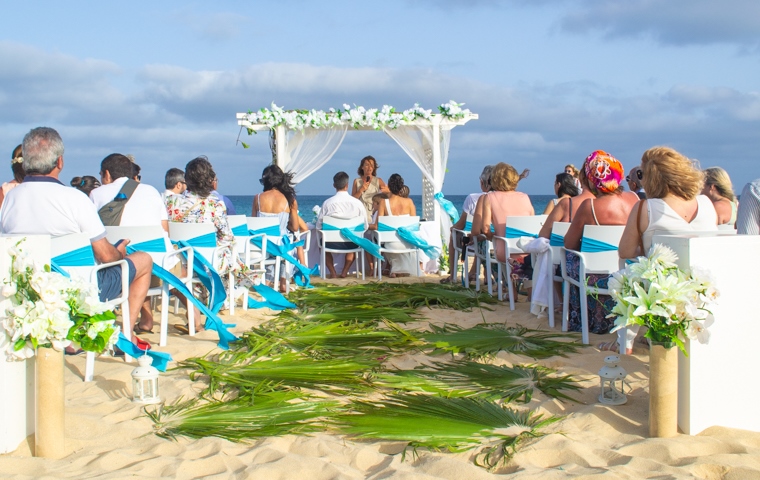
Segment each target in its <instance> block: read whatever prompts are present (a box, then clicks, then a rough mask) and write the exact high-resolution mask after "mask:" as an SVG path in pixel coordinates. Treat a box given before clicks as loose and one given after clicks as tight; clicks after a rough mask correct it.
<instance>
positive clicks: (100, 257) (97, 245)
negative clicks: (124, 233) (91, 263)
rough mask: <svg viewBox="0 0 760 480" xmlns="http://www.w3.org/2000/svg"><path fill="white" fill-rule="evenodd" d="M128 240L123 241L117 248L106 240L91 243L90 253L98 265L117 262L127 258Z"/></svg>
mask: <svg viewBox="0 0 760 480" xmlns="http://www.w3.org/2000/svg"><path fill="white" fill-rule="evenodd" d="M128 243H129V240H124V241H123V242H121V243H120V244H119V246H118V247H114V246H113V245H111V244H110V243H109V242H108V240H107V239H106V238H101V239H100V240H95V241H94V242H92V253H93V254H94V255H95V259H96V260H97V261H98V262H99V263H111V262H117V261H119V260H121V259H123V258H124V257H126V256H127V244H128Z"/></svg>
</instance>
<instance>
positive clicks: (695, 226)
mask: <svg viewBox="0 0 760 480" xmlns="http://www.w3.org/2000/svg"><path fill="white" fill-rule="evenodd" d="M647 212H648V213H649V225H648V226H647V229H646V230H644V232H643V233H642V234H641V238H642V241H643V243H644V249H645V250H646V251H647V252H648V251H649V248H650V247H651V246H652V237H654V236H655V235H666V234H668V233H676V232H709V231H713V230H717V229H718V226H717V225H716V223H717V221H718V215H717V214H716V213H715V207H713V204H712V202H711V201H710V199H709V198H707V197H706V196H705V195H698V196H697V216H696V217H694V219H693V220H692V221H691V222H687V221H686V220H684V219H683V218H681V216H680V215H679V214H678V213H676V211H675V210H673V209H672V208H670V205H668V204H667V203H665V201H664V200H663V199H661V198H650V199H648V200H647Z"/></svg>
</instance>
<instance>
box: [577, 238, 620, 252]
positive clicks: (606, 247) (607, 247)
mask: <svg viewBox="0 0 760 480" xmlns="http://www.w3.org/2000/svg"><path fill="white" fill-rule="evenodd" d="M617 249H618V246H617V245H612V244H609V243H607V242H602V241H601V240H595V239H593V238H586V237H583V238H581V252H612V251H615V250H617Z"/></svg>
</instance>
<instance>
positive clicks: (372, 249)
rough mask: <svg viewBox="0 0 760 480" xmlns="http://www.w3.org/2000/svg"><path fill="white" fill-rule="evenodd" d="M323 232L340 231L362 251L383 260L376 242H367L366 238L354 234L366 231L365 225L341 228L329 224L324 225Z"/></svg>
mask: <svg viewBox="0 0 760 480" xmlns="http://www.w3.org/2000/svg"><path fill="white" fill-rule="evenodd" d="M322 230H333V231H334V230H339V231H340V234H341V235H342V236H343V237H344V238H345V239H346V240H348V241H350V242H354V243H355V244H356V245H358V246H360V247H361V248H362V249H364V251H365V252H367V253H369V254H370V255H372V256H373V257H375V258H379V259H381V260H382V258H383V256H382V255H381V254H380V246H379V245H377V244H376V243H374V242H371V241H369V240H367V239H366V238H364V237H360V236H359V235H356V234H355V233H354V232H361V231H363V230H364V224H361V225H356V226H353V227H350V228H349V227H343V228H339V227H336V226H335V225H330V224H328V223H323V224H322Z"/></svg>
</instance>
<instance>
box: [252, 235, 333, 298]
mask: <svg viewBox="0 0 760 480" xmlns="http://www.w3.org/2000/svg"><path fill="white" fill-rule="evenodd" d="M270 228H276V227H270ZM266 230H268V229H261V230H250V231H249V232H250V234H251V235H258V234H261V233H265V234H266V235H267V254H272V255H273V256H276V257H280V258H282V259H284V260H287V261H288V262H290V263H291V264H293V266H294V267H295V268H296V273H295V274H294V275H293V277H294V279H295V281H296V285H298V286H300V287H304V288H312V285H311V279H310V278H309V277H310V276H311V275H319V265H315V266H314V268H311V269H310V268H308V267H306V266H304V265H302V264H301V262H299V261H298V259H297V258H295V257H294V256H293V255H291V254H290V252H291V251H292V250H293V249H294V248H297V247H303V246H304V245H305V241H304V240H299V241H297V242H295V243H292V242H291V241H290V237H289V236H287V235H283V236H282V237H279V235H280V230H279V228H277V233H275V234H273V235H271V237H279V238H281V241H282V243H281V244H278V243H275V242H273V241H272V240H271V239H270V238H269V237H270V234H269V233H266ZM262 239H263V237H256V238H252V239H251V242H253V244H254V245H256V246H257V247H259V248H262V245H263V241H262Z"/></svg>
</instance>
